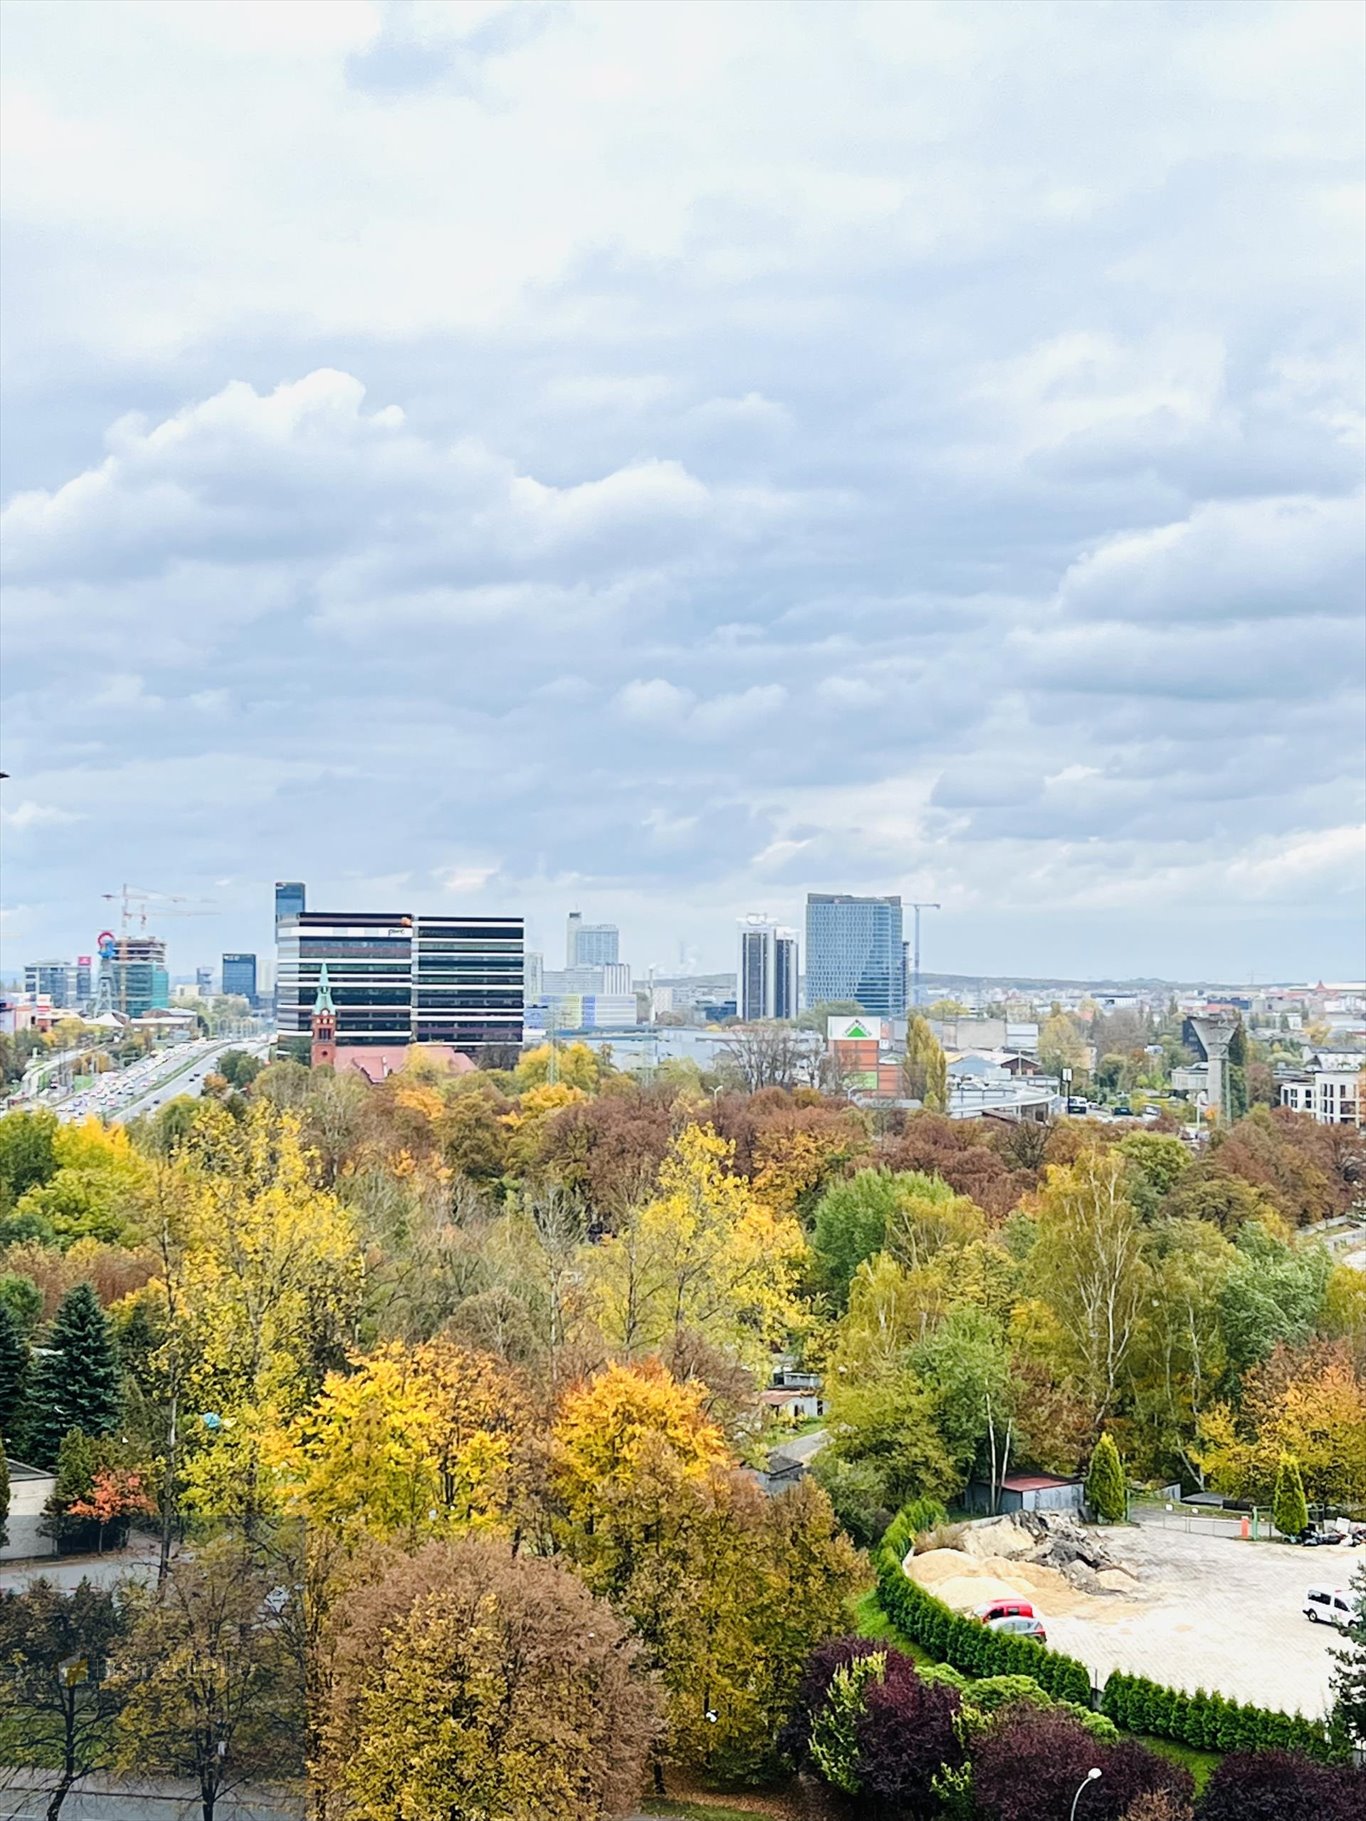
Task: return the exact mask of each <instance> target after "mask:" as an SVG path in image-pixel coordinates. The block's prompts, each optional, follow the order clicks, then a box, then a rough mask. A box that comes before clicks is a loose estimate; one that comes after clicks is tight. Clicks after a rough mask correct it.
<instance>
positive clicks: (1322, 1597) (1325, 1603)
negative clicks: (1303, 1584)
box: [1301, 1587, 1357, 1626]
mask: <svg viewBox="0 0 1366 1821" xmlns="http://www.w3.org/2000/svg"><path fill="white" fill-rule="evenodd" d="M1301 1610H1302V1611H1303V1613H1304V1616H1305V1618H1306V1619H1308V1620H1309V1622H1310V1624H1312V1625H1339V1626H1347V1625H1350V1624H1352V1623H1353V1621H1354V1620H1355V1618H1356V1616H1357V1608H1356V1599H1355V1597H1354V1595H1353V1594H1352V1592H1351V1590H1350V1589H1349V1588H1347V1587H1310V1588H1309V1589H1308V1590H1307V1591H1306V1593H1305V1596H1304V1606H1303V1607H1302V1609H1301Z"/></svg>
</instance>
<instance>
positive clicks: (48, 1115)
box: [0, 1107, 57, 1202]
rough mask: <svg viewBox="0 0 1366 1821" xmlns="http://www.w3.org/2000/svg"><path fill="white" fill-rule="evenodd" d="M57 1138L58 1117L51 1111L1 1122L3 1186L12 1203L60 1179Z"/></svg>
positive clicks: (0, 1181) (12, 1115)
mask: <svg viewBox="0 0 1366 1821" xmlns="http://www.w3.org/2000/svg"><path fill="white" fill-rule="evenodd" d="M56 1137H57V1115H56V1114H55V1113H53V1112H51V1111H50V1110H49V1109H48V1108H47V1107H41V1108H40V1109H39V1110H38V1111H37V1112H36V1113H6V1114H5V1115H4V1117H3V1118H0V1185H3V1186H4V1188H5V1189H7V1190H8V1191H9V1196H8V1199H9V1200H10V1201H12V1202H13V1201H18V1199H19V1197H20V1196H21V1195H22V1194H24V1193H25V1191H26V1190H28V1189H31V1188H32V1187H33V1186H34V1184H35V1183H41V1182H46V1181H47V1179H48V1178H49V1177H50V1176H55V1175H56V1173H57V1149H56ZM4 1199H5V1198H4V1197H3V1196H0V1201H3V1200H4Z"/></svg>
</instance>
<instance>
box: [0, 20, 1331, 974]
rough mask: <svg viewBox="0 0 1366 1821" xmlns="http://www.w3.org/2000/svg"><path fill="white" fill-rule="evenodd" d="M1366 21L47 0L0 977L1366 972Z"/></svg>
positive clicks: (18, 84) (10, 175)
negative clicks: (365, 923)
mask: <svg viewBox="0 0 1366 1821" xmlns="http://www.w3.org/2000/svg"><path fill="white" fill-rule="evenodd" d="M1364 30H1366V9H1363V8H1361V7H1360V6H1358V5H1356V4H1346V3H1344V4H1337V3H1332V4H1318V3H1315V0H1308V3H1307V4H1288V5H1282V4H1277V3H1276V0H1254V3H1253V4H1240V3H1239V0H1228V3H1225V4H1221V5H1218V6H1195V5H1188V4H1180V5H1167V4H1163V3H1162V0H1154V3H1149V4H1107V3H1105V0H1083V3H1082V4H1060V5H1055V4H1049V3H1048V0H1030V3H1028V4H1024V5H1012V4H1009V3H1008V0H991V3H990V4H986V5H978V4H973V3H971V0H968V3H962V0H957V3H954V4H948V5H939V4H934V3H932V0H927V3H922V4H909V5H903V4H895V3H893V0H878V3H877V4H873V5H866V6H865V5H860V4H856V3H851V4H838V5H825V4H820V3H812V4H782V5H770V4H767V3H766V0H744V3H743V4H736V5H732V4H714V3H712V0H687V3H686V4H683V5H673V4H669V3H667V0H652V3H651V4H650V5H637V6H625V5H620V4H609V5H592V4H586V5H578V4H553V3H552V4H540V3H539V0H524V3H522V4H516V5H510V6H504V5H496V4H489V5H485V4H479V3H474V4H465V5H460V6H455V5H445V4H437V5H430V4H426V3H424V0H415V3H408V0H391V3H389V4H382V3H379V0H375V3H371V0H305V3H304V4H294V3H291V0H262V3H258V0H228V3H224V4H220V3H219V0H196V4H194V5H186V4H183V3H181V0H171V3H169V4H162V3H160V0H138V3H130V0H96V4H93V5H88V4H85V3H84V0H64V4H62V5H61V6H54V5H51V4H48V3H47V0H37V3H34V0H6V4H5V7H4V20H3V37H4V52H5V55H4V74H3V93H2V94H0V125H2V126H3V132H4V145H3V164H2V165H0V171H2V172H3V195H2V196H0V201H2V202H3V235H4V239H3V245H2V246H0V253H2V254H3V265H2V266H0V272H3V287H2V290H0V304H2V305H3V328H4V335H3V344H2V346H3V367H2V368H0V382H2V383H3V404H4V409H3V415H2V417H0V456H2V457H3V466H2V467H0V499H2V500H3V538H2V542H0V553H2V554H3V563H4V587H5V592H4V599H3V615H2V616H0V629H2V631H3V687H4V704H3V745H2V746H0V765H3V768H4V769H5V770H6V771H8V772H9V773H10V774H11V775H10V778H9V781H8V782H7V783H5V784H4V785H3V786H0V788H2V789H3V791H4V792H5V793H6V794H5V796H4V798H3V808H2V809H0V815H3V850H2V854H0V858H3V879H2V880H0V892H2V896H3V904H4V912H3V919H4V920H3V926H2V929H3V942H4V946H3V952H2V955H0V965H3V967H4V968H5V969H6V970H8V971H9V972H11V973H12V972H13V970H14V969H15V968H17V967H18V966H20V965H22V963H23V961H25V960H27V959H31V958H34V957H36V956H37V955H39V954H54V955H56V954H70V953H75V952H77V951H79V952H82V953H87V952H89V950H90V948H91V946H92V941H93V937H94V934H95V932H96V931H97V930H98V929H100V928H101V927H103V926H104V925H105V924H106V923H107V922H108V920H109V917H110V912H111V906H110V905H109V904H108V903H106V902H104V901H103V900H102V898H101V896H100V894H101V893H103V892H110V891H116V890H117V889H118V887H119V886H120V885H121V884H123V883H125V882H126V883H129V884H132V885H135V886H137V887H140V888H144V889H147V890H152V891H157V892H160V893H164V894H167V896H168V898H170V897H174V898H178V899H180V900H181V901H182V902H180V903H178V904H175V905H170V904H166V903H163V904H162V907H161V912H154V913H153V915H152V917H151V919H150V923H151V926H152V927H154V928H158V929H159V931H160V933H162V934H164V935H165V936H167V937H168V939H169V941H170V943H171V959H172V966H173V969H175V970H176V971H182V972H183V971H188V970H189V969H191V968H193V967H194V966H195V965H196V964H198V963H200V962H208V961H212V960H215V959H216V958H217V956H218V954H219V953H220V952H221V950H223V949H225V948H227V949H238V948H243V949H251V948H257V949H260V950H261V951H262V952H263V953H264V952H268V950H269V945H270V940H271V887H272V882H273V881H274V880H275V879H277V878H299V879H304V880H306V881H307V883H308V886H309V890H310V902H311V903H312V904H313V905H314V907H316V908H323V909H326V908H335V907H340V906H343V905H345V906H352V907H355V908H369V909H388V908H395V909H399V910H418V911H421V910H428V911H447V912H454V911H464V910H470V911H482V910H489V911H498V912H503V913H522V914H525V915H526V917H527V919H528V924H529V932H530V941H531V945H532V946H535V947H541V948H543V949H544V950H545V951H546V953H547V955H548V958H549V960H550V964H551V965H554V963H555V961H556V960H557V959H558V956H559V955H560V954H561V953H562V944H563V933H562V932H563V919H564V915H565V913H566V911H568V910H569V909H570V908H579V909H581V910H582V911H583V913H584V915H585V917H586V918H587V919H589V920H590V921H591V920H608V921H615V922H618V923H619V924H620V925H621V927H622V931H623V952H624V955H625V956H626V957H627V958H629V959H630V960H631V961H632V963H633V964H634V965H635V967H636V968H637V970H638V972H641V973H643V972H644V971H645V970H646V969H647V968H648V967H650V966H654V967H656V968H657V969H658V970H660V971H662V972H665V973H668V972H671V971H674V970H675V969H676V968H677V967H678V965H679V958H680V953H681V952H685V953H686V954H687V955H688V957H689V959H690V963H691V965H694V966H697V967H701V968H703V969H720V968H727V967H733V966H734V927H735V919H736V918H737V917H740V916H742V915H744V914H745V913H747V912H752V911H753V912H766V913H768V914H771V915H774V916H776V917H779V918H780V919H782V920H785V921H792V922H796V923H800V921H801V915H802V904H803V900H804V897H805V894H806V892H807V891H808V890H820V891H830V890H838V891H854V892H901V893H902V894H903V895H904V896H905V897H906V898H908V899H910V898H920V899H925V900H934V901H937V902H938V903H939V904H940V905H941V906H942V908H941V909H940V910H938V911H936V912H929V913H927V914H926V919H925V926H924V956H925V966H926V968H927V969H942V970H944V971H951V972H960V973H977V974H983V975H993V974H994V975H1000V974H1011V973H1024V974H1061V975H1065V976H1067V977H1073V978H1082V977H1087V976H1109V977H1116V978H1118V977H1128V976H1139V975H1165V976H1167V977H1171V978H1182V979H1195V978H1200V977H1208V978H1213V979H1218V980H1224V981H1230V980H1233V981H1242V980H1245V979H1261V980H1268V979H1306V978H1309V979H1316V978H1320V977H1322V978H1326V979H1334V978H1337V979H1342V978H1360V977H1361V975H1362V973H1363V971H1364V970H1366V962H1364V961H1363V940H1364V939H1363V883H1364V880H1363V874H1364V873H1366V841H1364V840H1363V828H1362V822H1363V798H1364V796H1366V789H1364V782H1366V780H1364V777H1363V773H1364V772H1366V764H1364V762H1363V711H1364V709H1366V693H1364V691H1363V681H1364V678H1366V616H1364V615H1363V561H1362V543H1363V516H1364V515H1363V501H1362V485H1363V313H1364V311H1366V284H1364V282H1363V270H1362V265H1363V247H1364V246H1366V231H1364V219H1366V218H1364V216H1363V201H1362V183H1361V179H1362V161H1363V143H1362V142H1363V103H1362V95H1363V92H1364V88H1366V81H1364V79H1366V54H1364V50H1363V31H1364ZM171 910H174V911H175V912H176V913H177V917H176V920H172V919H171V918H170V917H169V916H168V915H165V914H164V913H166V912H169V911H171ZM186 913H193V919H192V920H191V918H190V916H188V915H186ZM182 915H183V916H185V920H184V921H180V920H179V918H180V917H181V916H182Z"/></svg>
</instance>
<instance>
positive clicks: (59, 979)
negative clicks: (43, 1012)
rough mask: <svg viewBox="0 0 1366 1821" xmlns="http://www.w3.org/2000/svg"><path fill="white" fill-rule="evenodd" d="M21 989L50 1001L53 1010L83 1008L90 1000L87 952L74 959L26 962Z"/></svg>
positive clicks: (75, 1010)
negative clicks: (22, 987)
mask: <svg viewBox="0 0 1366 1821" xmlns="http://www.w3.org/2000/svg"><path fill="white" fill-rule="evenodd" d="M24 991H25V993H26V994H28V995H29V996H30V997H31V998H44V999H48V1000H50V1001H51V1003H52V1007H53V1010H54V1011H70V1012H78V1011H84V1010H85V1008H86V1006H87V1005H88V1004H89V1002H90V957H89V955H78V956H77V958H76V959H75V960H74V961H26V962H25V963H24Z"/></svg>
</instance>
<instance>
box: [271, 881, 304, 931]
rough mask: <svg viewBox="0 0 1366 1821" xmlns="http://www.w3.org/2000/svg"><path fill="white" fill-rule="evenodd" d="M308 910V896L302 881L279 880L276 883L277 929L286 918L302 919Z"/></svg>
mask: <svg viewBox="0 0 1366 1821" xmlns="http://www.w3.org/2000/svg"><path fill="white" fill-rule="evenodd" d="M307 908H308V894H307V892H306V891H305V890H304V885H303V880H302V879H277V880H276V881H275V927H276V929H278V928H279V927H280V925H281V923H283V922H284V920H285V918H286V917H300V916H302V915H303V913H304V911H305V910H307Z"/></svg>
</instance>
